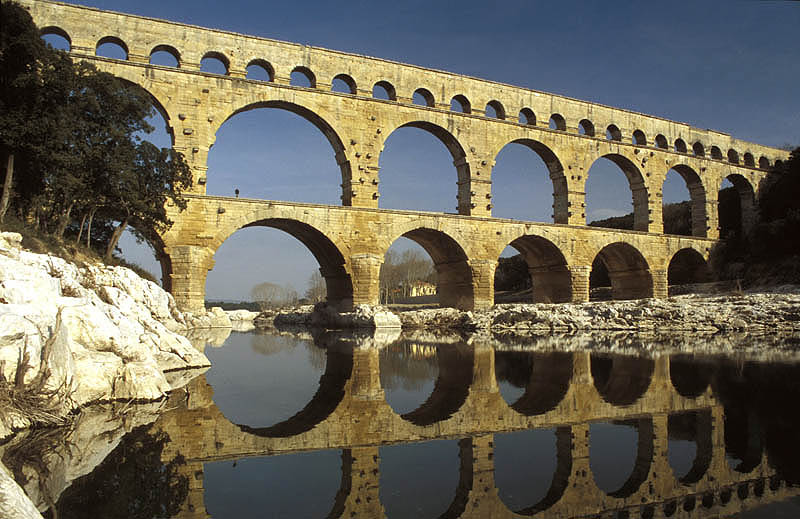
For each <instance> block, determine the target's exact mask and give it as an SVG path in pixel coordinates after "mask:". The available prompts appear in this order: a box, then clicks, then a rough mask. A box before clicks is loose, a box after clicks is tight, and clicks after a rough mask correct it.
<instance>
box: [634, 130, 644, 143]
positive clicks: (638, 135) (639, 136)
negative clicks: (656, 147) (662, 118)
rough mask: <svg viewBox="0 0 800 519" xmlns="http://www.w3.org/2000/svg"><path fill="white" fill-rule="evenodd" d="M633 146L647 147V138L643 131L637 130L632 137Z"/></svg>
mask: <svg viewBox="0 0 800 519" xmlns="http://www.w3.org/2000/svg"><path fill="white" fill-rule="evenodd" d="M632 141H633V144H635V145H637V146H647V136H646V135H645V134H644V132H643V131H642V130H635V131H634V132H633V136H632Z"/></svg>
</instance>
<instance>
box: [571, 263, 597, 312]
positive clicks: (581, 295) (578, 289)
mask: <svg viewBox="0 0 800 519" xmlns="http://www.w3.org/2000/svg"><path fill="white" fill-rule="evenodd" d="M591 273H592V266H591V265H575V266H572V267H569V276H570V281H571V284H572V299H571V302H573V303H586V302H587V301H589V274H591Z"/></svg>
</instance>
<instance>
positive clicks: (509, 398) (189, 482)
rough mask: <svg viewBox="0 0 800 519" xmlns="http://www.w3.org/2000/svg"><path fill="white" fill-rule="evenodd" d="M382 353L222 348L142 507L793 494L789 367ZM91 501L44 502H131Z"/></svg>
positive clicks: (662, 509)
mask: <svg viewBox="0 0 800 519" xmlns="http://www.w3.org/2000/svg"><path fill="white" fill-rule="evenodd" d="M385 342H387V341H384V340H381V341H377V340H376V339H375V338H370V337H362V336H349V335H343V334H332V333H317V334H315V335H314V336H310V335H305V336H294V337H293V336H283V337H281V336H271V335H255V334H238V333H233V334H231V337H230V338H229V339H228V341H227V342H226V343H225V345H224V346H222V347H221V348H218V349H214V350H210V349H207V353H209V355H210V356H211V357H212V363H213V366H214V367H213V368H212V369H211V370H210V371H209V372H208V374H207V375H206V376H205V377H200V378H197V379H195V380H194V381H192V382H191V383H190V384H189V386H187V387H186V388H185V390H183V391H179V392H176V393H175V394H174V395H173V396H172V399H171V401H170V402H169V405H168V407H169V410H167V411H165V412H163V413H162V414H161V415H160V416H159V417H158V419H157V420H156V421H155V423H153V424H152V425H150V426H149V427H148V428H147V429H146V432H147V434H148V435H150V436H151V437H152V438H154V439H155V440H158V441H160V442H161V443H159V444H158V445H159V450H157V452H158V455H157V457H158V458H160V459H159V461H158V462H157V463H155V466H160V467H161V468H162V469H161V470H162V472H163V473H168V474H172V477H170V478H168V479H169V480H170V482H161V483H157V482H156V483H151V484H150V486H149V487H147V488H150V489H152V488H154V486H155V487H157V486H158V485H166V486H165V489H169V488H176V489H178V490H181V491H182V492H183V494H181V493H178V494H176V495H177V496H178V497H176V498H174V499H173V500H175V499H178V498H182V499H183V501H182V502H181V503H179V505H178V506H177V511H175V510H176V509H175V508H174V507H172V508H164V511H165V512H164V513H163V514H162V515H165V516H169V515H172V516H175V517H185V518H189V517H198V518H200V517H203V518H205V517H208V516H209V514H210V515H213V516H214V517H224V516H238V517H241V516H269V517H383V516H388V517H440V516H444V517H476V518H477V517H513V516H515V514H517V515H534V514H535V515H536V516H537V517H539V516H541V517H551V516H552V517H574V516H584V515H597V514H602V513H605V512H613V514H615V515H617V516H621V517H625V516H629V517H662V516H673V515H675V514H678V513H682V514H684V515H688V516H692V517H714V516H720V515H725V516H727V515H732V514H736V513H739V512H740V511H741V510H745V509H750V508H753V507H757V506H760V505H764V504H767V503H770V502H776V501H782V500H785V499H788V498H790V497H792V496H795V495H797V494H798V490H796V489H795V488H794V487H793V486H792V485H791V484H789V483H788V482H792V483H800V477H798V476H800V472H798V467H800V457H798V450H797V448H796V447H795V435H796V431H797V428H796V426H797V425H798V424H797V417H795V415H794V413H790V412H787V410H786V405H787V402H789V403H790V404H789V405H793V402H795V401H796V399H797V397H799V396H800V377H798V375H800V369H798V364H796V363H793V362H784V363H771V364H765V363H758V362H750V361H746V360H742V359H741V358H740V359H733V360H732V359H729V358H725V357H709V356H706V357H690V356H686V355H683V354H681V355H674V356H672V357H670V356H669V355H653V356H650V357H632V356H622V355H612V354H607V353H602V354H601V353H591V352H586V351H576V352H569V353H564V352H542V351H525V350H524V348H522V347H520V345H519V344H516V345H514V348H513V351H507V350H504V349H503V347H502V345H498V343H497V342H495V341H492V342H482V341H481V340H480V339H479V338H471V339H469V340H468V341H466V340H460V339H458V340H450V341H448V343H446V344H441V345H437V344H436V342H435V341H433V340H431V339H430V338H427V339H424V340H423V339H422V338H420V337H400V338H398V339H396V340H395V339H391V341H388V342H391V344H388V345H387V344H385ZM398 395H400V397H398ZM87 427H89V425H87ZM87 430H90V429H87ZM86 435H87V434H83V436H86ZM79 436H80V435H79ZM166 439H168V440H169V441H167V440H166ZM155 440H154V441H155ZM162 440H163V441H162ZM117 442H118V443H117V444H118V445H119V446H121V447H119V448H122V449H123V451H126V450H127V449H131V450H130V451H128V452H134V451H135V449H134V447H135V445H137V444H136V442H139V443H141V442H142V439H141V437H139V438H138V439H137V437H134V436H131V435H129V436H127V437H126V438H125V439H124V440H122V442H121V443H119V440H117ZM129 442H134V443H133V444H131V443H129ZM20 445H22V446H24V445H25V444H24V443H23V444H19V443H16V444H15V443H14V442H12V443H11V444H10V445H7V446H4V447H3V449H4V450H3V453H4V454H3V460H4V461H6V463H7V465H9V466H12V467H16V469H15V470H17V472H18V473H19V474H26V473H30V470H29V469H26V468H25V467H26V466H28V465H26V464H30V461H25V460H26V459H27V460H30V459H34V458H35V456H31V455H28V456H26V457H18V455H14V456H17V457H18V458H19V459H22V461H19V460H18V461H17V462H15V461H14V459H16V458H14V456H12V458H13V459H11V461H10V462H9V461H7V457H8V456H9V453H10V452H11V453H13V452H19V451H20ZM15 448H16V451H15V450H14V449H15ZM113 449H114V448H113V447H112V448H109V449H107V452H110V451H111V450H113ZM23 450H24V449H23ZM153 452H156V451H153ZM28 454H30V453H28ZM72 455H73V451H70V450H66V451H65V450H63V449H62V450H61V451H59V456H60V457H62V458H63V459H66V460H67V461H66V462H62V463H66V464H67V465H68V464H69V460H70V459H71V458H70V456H72ZM23 458H24V459H23ZM152 458H153V457H152V456H150V457H149V458H148V459H151V461H152ZM109 459H111V460H115V461H111V462H108V463H110V464H112V465H113V464H115V463H121V462H120V460H119V459H117V458H114V457H110V458H109ZM15 463H16V464H15ZM76 463H77V462H76ZM158 463H160V465H158ZM26 470H27V472H26ZM102 470H103V471H106V472H103V473H108V472H107V471H108V469H102ZM71 473H72V474H74V473H76V471H74V470H73V471H72V472H71ZM38 478H39V481H45V482H46V483H47V481H46V480H47V478H48V476H47V475H46V474H44V473H42V475H40V476H38ZM63 479H64V480H65V481H72V479H75V478H71V479H70V478H69V477H64V478H63ZM100 479H102V478H100ZM81 481H82V480H81ZM49 484H50V483H47V484H45V485H44V487H47V486H48V485H49ZM32 485H34V483H33V482H30V483H29V484H28V486H32ZM170 485H173V486H172V487H170ZM180 485H184V486H180ZM66 486H68V485H67V484H64V485H62V486H61V489H63V488H65V487H66ZM131 486H132V485H131ZM53 487H54V488H55V486H53ZM89 487H91V485H90V484H88V483H87V484H83V483H80V484H79V483H76V482H73V484H72V487H71V488H70V489H69V490H68V491H67V492H64V493H63V494H62V497H61V501H59V500H58V496H59V494H61V490H60V489H59V490H58V491H57V493H56V494H55V495H51V496H50V497H49V498H48V499H45V498H44V497H42V496H41V493H40V499H39V500H38V502H39V503H40V506H41V507H42V509H43V510H44V509H48V508H53V509H55V510H58V511H59V514H58V516H59V517H77V516H80V515H79V514H78V515H76V514H72V515H71V512H68V513H61V512H62V510H72V509H73V508H71V507H70V506H67V503H70V502H72V503H74V502H77V501H76V500H80V499H81V497H80V496H81V495H90V496H92V497H91V498H88V499H91V500H103V499H105V500H107V501H109V502H111V503H112V504H113V503H116V504H113V506H111V505H108V506H105V508H103V510H122V509H124V508H125V507H126V506H132V505H131V503H132V502H135V501H136V499H127V500H124V499H122V498H121V497H118V496H117V497H115V496H113V495H105V497H102V498H101V497H98V493H97V492H94V493H91V492H92V491H91V489H90V488H89ZM26 488H27V487H26ZM131 491H132V490H131ZM165 491H166V490H165ZM184 491H185V492H184ZM83 492H89V494H83ZM173 494H175V493H174V492H173ZM76 496H77V497H76ZM114 499H117V501H114ZM143 499H144V498H143ZM51 502H52V503H56V504H55V506H54V507H53V506H51V505H50V504H49V503H51ZM126 503H127V504H126ZM54 515H55V514H54ZM128 515H129V516H136V514H134V513H132V512H131V513H129V514H128ZM107 516H114V514H113V513H112V514H111V515H107ZM121 516H126V515H125V514H122V515H121Z"/></svg>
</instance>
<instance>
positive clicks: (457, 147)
mask: <svg viewBox="0 0 800 519" xmlns="http://www.w3.org/2000/svg"><path fill="white" fill-rule="evenodd" d="M401 128H417V129H419V130H424V131H426V132H427V133H430V134H431V135H433V136H434V137H436V138H437V139H438V140H439V141H440V142H441V143H442V144H444V146H445V148H447V151H448V152H449V153H450V155H451V157H452V158H453V165H454V166H455V168H456V174H457V183H458V185H459V192H458V193H457V195H456V196H457V198H458V197H459V196H460V195H461V194H462V193H461V191H462V189H464V188H466V190H467V191H468V190H469V180H470V170H469V163H468V162H467V160H466V156H467V153H466V151H465V150H464V147H463V146H462V145H461V143H460V142H459V141H458V139H457V138H456V137H455V135H453V134H452V133H451V132H450V131H449V130H447V129H446V128H443V127H441V126H439V125H438V124H435V123H432V122H428V121H410V122H407V123H404V124H401V125H400V126H398V127H396V128H394V129H393V130H392V131H391V132H388V134H387V135H386V139H384V141H383V143H384V145H385V143H386V141H387V140H388V139H389V138H390V137H391V136H392V134H394V132H396V131H397V130H399V129H401ZM382 157H383V146H382V147H381V157H379V163H380V159H381V158H382ZM462 198H463V201H461V200H460V201H459V203H458V207H459V214H469V208H468V207H467V205H468V203H469V197H465V198H464V197H462ZM465 204H467V205H465Z"/></svg>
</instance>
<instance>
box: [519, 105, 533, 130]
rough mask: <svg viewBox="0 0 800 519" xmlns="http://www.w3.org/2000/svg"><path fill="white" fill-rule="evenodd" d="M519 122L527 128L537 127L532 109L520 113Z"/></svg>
mask: <svg viewBox="0 0 800 519" xmlns="http://www.w3.org/2000/svg"><path fill="white" fill-rule="evenodd" d="M519 122H520V124H525V125H527V126H536V114H535V113H533V110H531V109H530V108H523V109H522V110H520V111H519Z"/></svg>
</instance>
